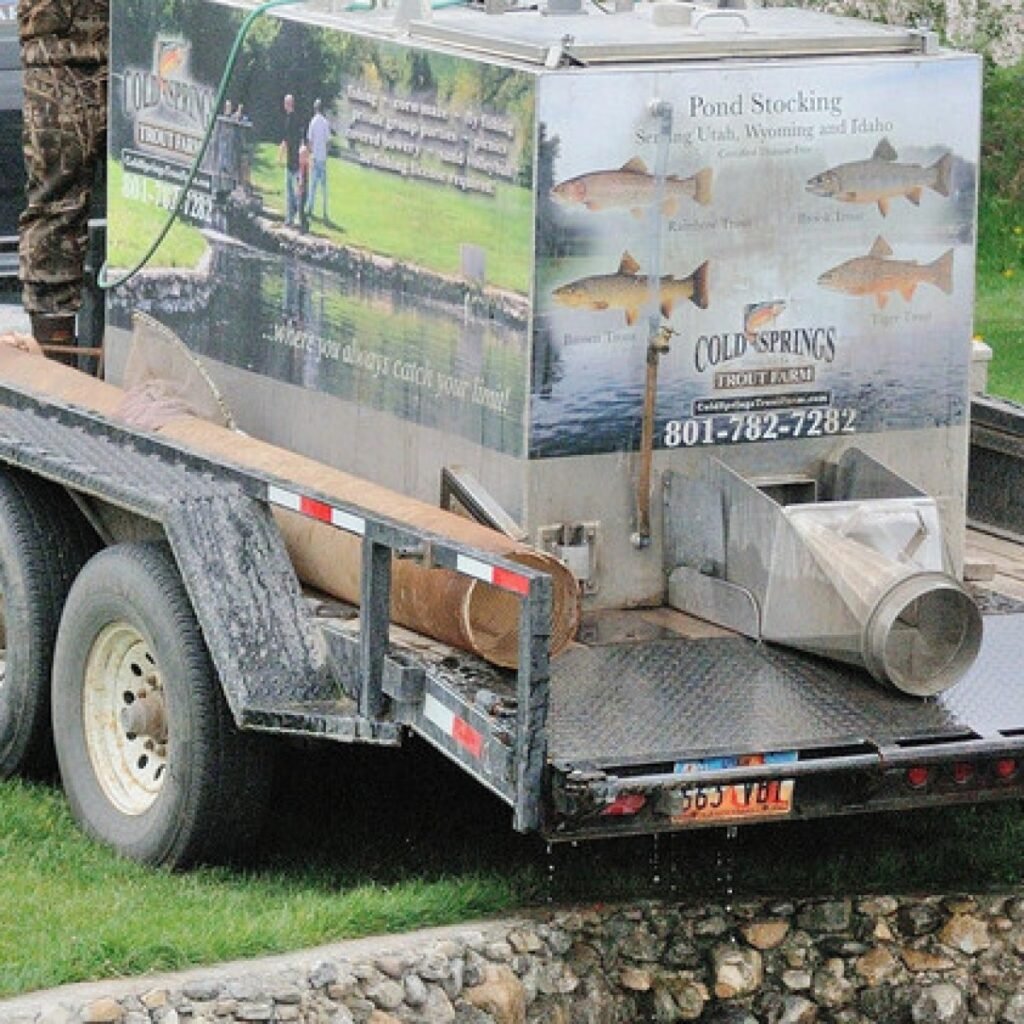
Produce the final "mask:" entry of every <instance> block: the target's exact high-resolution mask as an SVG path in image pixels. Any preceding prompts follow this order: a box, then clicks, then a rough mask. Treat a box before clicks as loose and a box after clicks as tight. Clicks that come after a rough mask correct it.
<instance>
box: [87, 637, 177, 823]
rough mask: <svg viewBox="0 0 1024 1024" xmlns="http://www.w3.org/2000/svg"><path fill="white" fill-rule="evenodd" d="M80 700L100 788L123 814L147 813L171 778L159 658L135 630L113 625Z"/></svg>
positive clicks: (95, 648) (96, 649)
mask: <svg viewBox="0 0 1024 1024" xmlns="http://www.w3.org/2000/svg"><path fill="white" fill-rule="evenodd" d="M82 701H83V707H82V711H83V719H84V722H85V741H86V746H87V748H88V751H89V757H90V760H91V761H92V765H93V769H94V771H95V772H96V778H97V780H98V781H99V783H100V786H101V787H102V788H103V791H104V793H105V794H106V796H107V798H108V799H109V800H110V802H111V803H112V804H114V806H116V807H117V808H118V809H119V810H120V811H122V812H123V813H125V814H142V813H144V812H145V811H147V810H148V809H149V808H150V807H151V806H152V805H153V803H155V801H156V799H157V797H158V796H159V794H160V790H161V788H162V787H163V784H164V780H165V778H166V774H167V741H168V734H167V707H166V704H165V701H164V687H163V681H162V679H161V677H160V672H159V669H158V667H157V664H156V660H155V659H154V657H153V654H152V652H151V651H150V649H149V644H148V642H147V641H146V639H145V637H144V636H143V635H142V634H141V633H140V632H139V631H138V630H137V629H136V628H135V627H134V626H132V625H130V624H128V623H126V622H117V623H111V624H110V625H108V626H106V627H105V628H104V629H103V630H102V631H101V632H100V634H99V635H98V636H97V637H96V640H95V641H94V643H93V645H92V648H91V649H90V651H89V657H88V659H87V661H86V666H85V687H84V690H83V697H82Z"/></svg>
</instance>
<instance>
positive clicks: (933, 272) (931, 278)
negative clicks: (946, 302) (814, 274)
mask: <svg viewBox="0 0 1024 1024" xmlns="http://www.w3.org/2000/svg"><path fill="white" fill-rule="evenodd" d="M890 256H892V249H891V248H890V247H889V243H888V242H887V241H886V240H885V239H884V238H883V237H882V236H881V235H879V236H878V238H876V239H875V244H874V245H873V246H872V247H871V251H870V252H869V253H868V254H867V256H857V257H855V258H854V259H852V260H847V261H846V262H845V263H840V264H839V265H838V266H836V267H832V269H831V270H826V271H825V273H824V274H822V275H821V277H819V278H818V284H820V285H821V286H822V287H823V288H831V289H832V290H833V291H837V292H845V293H846V294H847V295H873V296H874V297H875V301H876V302H877V303H878V307H879V309H884V308H885V304H886V303H887V302H888V301H889V293H890V292H899V293H900V295H902V296H903V298H904V299H906V301H907V302H909V301H910V300H911V299H912V298H913V297H914V289H915V288H917V286H918V285H919V284H930V285H934V286H935V287H936V288H939V289H941V290H942V291H944V292H945V293H946V294H947V295H951V294H952V292H953V250H952V249H947V250H946V252H944V253H943V254H942V255H941V256H940V257H939V258H938V259H937V260H935V261H934V262H933V263H915V262H914V261H913V260H893V259H889V257H890Z"/></svg>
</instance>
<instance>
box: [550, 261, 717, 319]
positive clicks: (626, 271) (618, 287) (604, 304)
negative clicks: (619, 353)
mask: <svg viewBox="0 0 1024 1024" xmlns="http://www.w3.org/2000/svg"><path fill="white" fill-rule="evenodd" d="M639 271H640V265H639V264H638V263H637V261H636V260H635V259H633V257H632V256H630V254H629V253H628V252H624V253H623V254H622V260H621V262H620V263H619V269H618V272H617V273H614V274H597V275H595V276H594V277H582V278H580V280H578V281H570V282H569V283H568V284H563V285H562V286H561V287H560V288H556V289H555V290H554V291H553V292H552V295H553V297H554V299H555V301H556V302H557V303H558V304H559V305H561V306H569V307H572V308H575V309H623V310H625V311H626V323H627V324H633V323H636V319H637V317H638V316H639V315H640V310H641V309H643V307H644V306H646V305H647V303H648V301H649V299H650V298H651V290H650V283H649V278H647V277H646V276H645V275H642V274H640V273H639ZM685 299H689V300H690V302H692V303H693V304H694V305H695V306H699V307H700V308H701V309H707V306H708V264H707V261H706V260H705V261H704V262H703V263H702V264H701V265H700V266H699V267H698V268H697V269H696V270H695V271H694V272H693V273H692V274H690V275H689V276H688V277H673V276H672V275H671V274H666V275H665V276H664V277H662V278H661V279H660V281H659V286H658V302H659V304H660V308H661V315H662V316H665V317H668V316H671V315H672V309H673V307H674V306H675V304H676V303H677V302H682V301H683V300H685Z"/></svg>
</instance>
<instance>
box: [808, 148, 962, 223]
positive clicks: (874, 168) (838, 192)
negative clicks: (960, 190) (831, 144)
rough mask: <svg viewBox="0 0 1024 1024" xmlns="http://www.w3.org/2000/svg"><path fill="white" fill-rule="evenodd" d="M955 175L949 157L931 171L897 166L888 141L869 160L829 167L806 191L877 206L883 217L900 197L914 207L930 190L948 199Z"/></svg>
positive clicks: (937, 162)
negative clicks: (907, 200) (925, 192)
mask: <svg viewBox="0 0 1024 1024" xmlns="http://www.w3.org/2000/svg"><path fill="white" fill-rule="evenodd" d="M952 173H953V156H952V154H951V153H947V154H946V155H945V156H943V157H940V158H939V159H938V160H936V161H935V163H933V164H932V165H931V166H930V167H922V166H921V165H920V164H898V163H896V150H895V149H893V147H892V145H891V143H890V142H889V140H888V139H882V141H881V142H880V143H879V144H878V145H877V146H876V147H875V151H874V153H873V154H872V155H871V159H870V160H855V161H853V162H852V163H848V164H839V165H838V166H836V167H830V168H829V169H828V170H827V171H823V172H822V173H821V174H818V175H816V176H815V177H813V178H811V179H810V181H808V182H807V191H808V192H812V193H813V194H814V195H816V196H826V197H828V198H831V199H838V200H839V201H840V202H842V203H877V204H878V209H879V211H880V212H881V214H882V216H883V217H885V216H887V215H888V213H889V201H890V200H891V199H894V198H896V197H897V196H903V197H904V198H905V199H909V200H910V202H912V203H913V204H914V205H915V206H917V205H918V204H919V203H920V202H921V193H922V191H923V190H924V189H926V188H930V189H931V190H932V191H933V192H938V194H939V195H940V196H948V195H949V191H950V179H951V177H952Z"/></svg>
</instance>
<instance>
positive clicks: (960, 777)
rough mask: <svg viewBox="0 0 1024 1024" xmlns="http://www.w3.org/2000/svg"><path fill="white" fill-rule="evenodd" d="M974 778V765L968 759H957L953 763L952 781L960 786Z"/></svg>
mask: <svg viewBox="0 0 1024 1024" xmlns="http://www.w3.org/2000/svg"><path fill="white" fill-rule="evenodd" d="M973 778H974V765H973V764H971V762H970V761H957V762H956V764H954V765H953V781H954V782H955V783H956V784H957V785H958V786H962V785H963V784H964V783H965V782H970V781H971V779H973Z"/></svg>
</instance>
